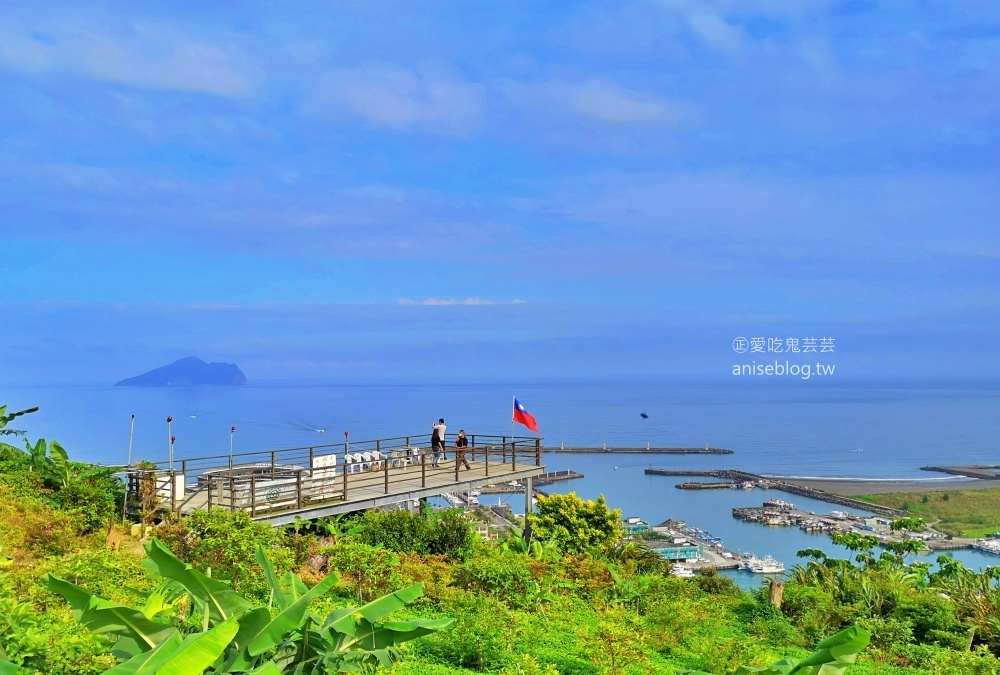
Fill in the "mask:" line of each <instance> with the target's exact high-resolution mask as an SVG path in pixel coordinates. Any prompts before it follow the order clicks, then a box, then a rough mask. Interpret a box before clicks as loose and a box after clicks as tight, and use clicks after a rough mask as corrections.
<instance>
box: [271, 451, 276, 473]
mask: <svg viewBox="0 0 1000 675" xmlns="http://www.w3.org/2000/svg"><path fill="white" fill-rule="evenodd" d="M274 454H275V453H274V450H272V451H271V480H274Z"/></svg>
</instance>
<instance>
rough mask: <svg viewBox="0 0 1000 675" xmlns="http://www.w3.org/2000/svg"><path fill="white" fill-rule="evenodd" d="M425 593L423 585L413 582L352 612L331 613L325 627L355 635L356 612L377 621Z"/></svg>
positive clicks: (370, 620) (369, 619) (372, 621)
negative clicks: (334, 614)
mask: <svg viewBox="0 0 1000 675" xmlns="http://www.w3.org/2000/svg"><path fill="white" fill-rule="evenodd" d="M423 594H424V589H423V585H422V584H413V585H412V586H407V587H406V588H403V589H400V590H398V591H396V592H394V593H389V594H388V595H383V596H382V597H381V598H378V599H377V600H373V601H372V602H369V603H368V604H367V605H362V606H361V607H358V608H357V609H355V610H354V611H353V612H351V613H350V614H343V615H342V616H338V617H336V618H334V617H333V615H331V616H330V617H329V618H327V620H326V622H325V624H324V627H326V628H332V629H333V630H335V631H338V632H341V633H348V634H349V635H354V631H355V627H354V624H355V620H354V615H355V614H360V615H361V616H362V617H364V618H365V619H367V620H368V621H369V622H371V623H375V622H376V621H378V620H379V619H381V618H382V617H384V616H387V615H389V614H391V613H392V612H395V611H396V610H397V609H402V608H403V607H406V605H408V604H409V603H411V602H413V601H414V600H416V599H417V598H419V597H420V596H421V595H423ZM331 619H332V620H331Z"/></svg>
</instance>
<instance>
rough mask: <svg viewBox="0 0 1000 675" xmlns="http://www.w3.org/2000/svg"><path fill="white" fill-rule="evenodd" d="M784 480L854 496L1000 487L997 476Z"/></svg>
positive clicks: (784, 480) (815, 488)
mask: <svg viewBox="0 0 1000 675" xmlns="http://www.w3.org/2000/svg"><path fill="white" fill-rule="evenodd" d="M775 479H776V480H781V481H783V482H785V483H792V484H793V485H801V486H802V487H807V488H812V489H813V490H824V491H825V492H831V493H833V494H838V495H844V496H845V497H855V496H857V495H874V494H888V493H893V492H943V491H946V490H985V489H987V488H1000V480H981V479H975V478H973V479H969V480H937V481H935V480H913V481H907V480H891V481H887V480H879V479H871V480H840V479H837V478H819V479H802V478H780V477H775Z"/></svg>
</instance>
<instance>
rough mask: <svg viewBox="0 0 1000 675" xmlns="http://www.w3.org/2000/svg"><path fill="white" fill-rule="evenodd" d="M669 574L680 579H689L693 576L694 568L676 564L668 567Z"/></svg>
mask: <svg viewBox="0 0 1000 675" xmlns="http://www.w3.org/2000/svg"><path fill="white" fill-rule="evenodd" d="M670 574H672V575H673V576H675V577H680V578H681V579H691V578H693V577H694V570H692V569H691V568H690V567H685V566H684V565H680V564H677V565H674V566H673V567H671V568H670Z"/></svg>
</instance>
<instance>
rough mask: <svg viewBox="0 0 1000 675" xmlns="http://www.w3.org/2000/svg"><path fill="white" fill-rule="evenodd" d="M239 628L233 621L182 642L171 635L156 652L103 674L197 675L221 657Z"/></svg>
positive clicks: (130, 660)
mask: <svg viewBox="0 0 1000 675" xmlns="http://www.w3.org/2000/svg"><path fill="white" fill-rule="evenodd" d="M238 628H239V626H238V625H237V620H236V619H229V620H227V621H224V622H223V623H220V624H219V625H218V626H216V627H215V628H213V629H212V630H209V631H206V632H204V633H197V634H195V635H189V636H188V637H186V638H184V639H183V640H182V639H181V636H180V635H179V634H176V633H175V634H174V635H172V636H171V637H170V639H169V640H166V641H164V642H163V643H161V644H160V645H159V646H158V647H157V648H156V649H154V650H152V651H149V652H145V653H143V654H139V655H137V656H135V657H133V658H131V659H129V660H128V661H126V662H125V663H120V664H118V665H117V666H115V667H114V668H112V669H111V670H108V671H105V673H104V675H199V674H200V673H203V672H205V669H206V668H208V667H209V666H211V665H212V664H213V663H215V662H216V661H217V660H218V659H219V657H220V656H222V655H223V654H224V653H225V651H226V648H227V647H228V646H229V644H230V643H231V642H232V640H233V637H234V636H235V635H236V631H237V630H238Z"/></svg>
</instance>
